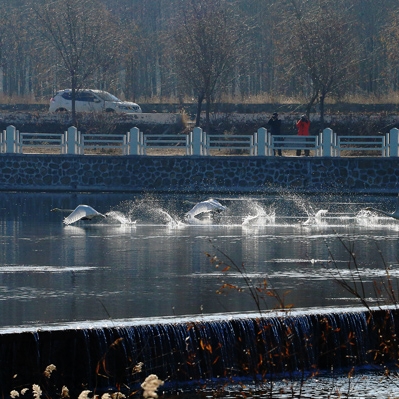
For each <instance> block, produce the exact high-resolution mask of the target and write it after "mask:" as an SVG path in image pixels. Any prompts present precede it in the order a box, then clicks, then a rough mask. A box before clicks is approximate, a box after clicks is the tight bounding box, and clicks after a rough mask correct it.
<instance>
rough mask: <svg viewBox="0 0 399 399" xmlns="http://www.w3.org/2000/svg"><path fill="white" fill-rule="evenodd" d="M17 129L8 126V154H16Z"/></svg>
mask: <svg viewBox="0 0 399 399" xmlns="http://www.w3.org/2000/svg"><path fill="white" fill-rule="evenodd" d="M16 141H17V129H16V128H15V126H12V125H10V126H7V129H6V152H7V153H9V154H14V153H15V152H16V151H15V150H16V144H17V143H16Z"/></svg>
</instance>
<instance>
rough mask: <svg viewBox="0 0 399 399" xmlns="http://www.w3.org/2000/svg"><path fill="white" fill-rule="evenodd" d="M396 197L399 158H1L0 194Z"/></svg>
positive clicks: (24, 155)
mask: <svg viewBox="0 0 399 399" xmlns="http://www.w3.org/2000/svg"><path fill="white" fill-rule="evenodd" d="M281 189H291V190H295V191H298V192H309V193H315V192H320V191H323V192H345V193H351V192H354V193H396V192H398V191H399V162H398V158H371V157H370V158H364V157H362V158H319V157H318V158H312V157H309V158H305V157H250V156H221V157H216V156H212V157H194V156H190V157H186V156H90V155H48V154H43V155H39V154H35V155H31V154H0V190H2V191H29V190H35V191H97V192H98V191H109V192H138V193H143V192H170V193H173V192H181V193H184V192H187V193H189V192H198V193H226V194H227V193H232V194H234V193H259V194H261V193H265V194H267V193H274V192H276V191H278V190H281Z"/></svg>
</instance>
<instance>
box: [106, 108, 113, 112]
mask: <svg viewBox="0 0 399 399" xmlns="http://www.w3.org/2000/svg"><path fill="white" fill-rule="evenodd" d="M105 112H115V110H114V109H112V108H107V109H106V110H105Z"/></svg>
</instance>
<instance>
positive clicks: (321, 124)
mask: <svg viewBox="0 0 399 399" xmlns="http://www.w3.org/2000/svg"><path fill="white" fill-rule="evenodd" d="M325 98H326V96H325V94H324V93H323V94H322V95H321V96H320V129H321V131H323V130H324V100H325Z"/></svg>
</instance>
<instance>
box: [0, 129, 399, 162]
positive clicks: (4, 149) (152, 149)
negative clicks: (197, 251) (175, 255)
mask: <svg viewBox="0 0 399 399" xmlns="http://www.w3.org/2000/svg"><path fill="white" fill-rule="evenodd" d="M398 141H399V129H396V128H394V129H391V131H390V132H389V133H387V134H386V135H380V136H338V135H337V134H336V133H334V132H333V131H332V130H331V129H324V131H323V132H322V133H320V134H319V135H318V136H296V135H280V136H272V135H271V134H270V132H268V131H267V130H266V129H265V128H260V129H258V131H257V132H255V133H254V134H252V135H250V134H249V135H235V134H223V135H210V134H206V133H205V132H204V131H203V130H202V129H201V128H198V127H196V128H194V129H193V131H192V132H190V134H174V135H169V134H164V135H156V134H145V135H144V134H143V132H141V131H140V130H139V129H138V128H136V127H135V128H132V129H131V130H130V131H128V132H127V133H126V134H90V133H89V134H82V133H81V132H79V131H78V130H77V129H76V128H75V127H73V126H72V127H70V128H69V129H68V130H67V131H66V132H64V133H25V132H19V131H18V130H16V128H15V127H14V126H8V127H7V129H6V130H4V131H3V132H2V134H0V152H1V153H20V154H22V153H38V152H42V153H46V152H51V153H59V154H79V155H84V154H87V155H90V154H93V155H105V154H109V155H156V154H158V155H168V154H170V155H180V154H181V155H197V156H205V155H219V154H221V153H222V154H223V155H229V154H234V155H236V154H243V155H253V156H273V155H274V153H275V151H276V150H279V149H280V150H287V151H290V150H309V151H312V155H314V156H327V157H331V156H382V157H397V156H399V142H398Z"/></svg>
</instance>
